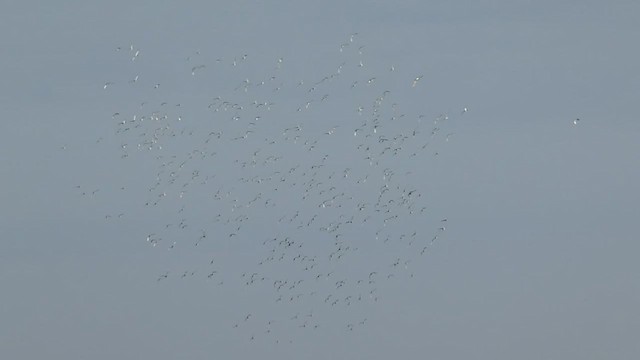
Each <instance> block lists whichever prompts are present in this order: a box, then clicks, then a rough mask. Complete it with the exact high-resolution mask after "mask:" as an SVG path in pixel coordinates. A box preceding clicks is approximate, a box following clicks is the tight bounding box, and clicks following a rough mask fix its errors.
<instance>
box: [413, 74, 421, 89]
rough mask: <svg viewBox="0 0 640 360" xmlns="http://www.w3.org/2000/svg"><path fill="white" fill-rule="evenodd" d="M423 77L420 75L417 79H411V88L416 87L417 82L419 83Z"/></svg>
mask: <svg viewBox="0 0 640 360" xmlns="http://www.w3.org/2000/svg"><path fill="white" fill-rule="evenodd" d="M423 76H424V75H420V76H418V77H416V78H415V79H413V84H412V85H411V87H416V85H417V84H418V81H420V79H422V77H423Z"/></svg>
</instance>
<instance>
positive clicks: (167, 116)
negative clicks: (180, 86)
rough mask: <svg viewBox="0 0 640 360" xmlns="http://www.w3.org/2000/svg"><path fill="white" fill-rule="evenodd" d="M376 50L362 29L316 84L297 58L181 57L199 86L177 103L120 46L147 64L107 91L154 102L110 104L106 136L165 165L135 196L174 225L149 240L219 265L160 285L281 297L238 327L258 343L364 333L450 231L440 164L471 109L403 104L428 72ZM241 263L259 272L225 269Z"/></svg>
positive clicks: (150, 233) (163, 277)
mask: <svg viewBox="0 0 640 360" xmlns="http://www.w3.org/2000/svg"><path fill="white" fill-rule="evenodd" d="M366 50H367V48H366V47H364V46H363V45H362V44H359V43H358V36H357V34H353V35H351V36H349V37H348V38H347V39H346V41H345V42H344V43H342V44H341V45H339V46H336V49H335V57H336V58H337V59H334V60H330V61H328V62H327V64H323V66H324V65H326V66H327V68H328V69H329V70H327V71H326V72H324V73H322V71H324V70H323V69H322V66H318V67H317V68H316V69H314V70H315V71H316V72H318V73H319V75H318V76H316V77H315V78H311V79H302V80H301V79H296V78H293V76H294V75H293V74H289V73H287V70H288V64H287V60H286V59H283V58H279V59H275V60H273V61H271V62H266V61H258V60H255V61H254V60H253V58H252V56H250V55H247V54H241V55H238V56H235V57H233V58H229V59H222V58H221V59H215V60H209V61H207V60H206V59H205V58H204V56H202V55H201V54H200V53H199V52H196V53H194V54H193V55H192V56H189V57H188V58H186V59H183V60H182V61H183V62H182V65H181V66H182V67H183V68H184V81H185V82H193V81H196V82H197V84H198V85H197V86H195V85H194V87H195V88H196V90H194V92H195V93H197V94H196V95H193V96H191V95H185V97H184V99H183V101H180V102H178V101H171V99H168V98H163V97H164V96H170V95H169V94H175V92H173V93H171V92H163V89H164V88H165V86H163V84H162V83H158V82H155V81H149V80H148V79H147V77H148V76H147V73H145V71H144V70H145V69H144V67H143V66H142V65H141V63H142V61H141V59H143V58H144V57H145V56H146V55H145V53H144V52H141V50H140V49H138V48H137V47H135V46H133V45H132V46H130V47H122V48H117V49H116V52H117V54H118V57H119V58H121V59H122V60H123V62H122V63H123V64H125V66H128V67H130V68H132V69H134V72H133V73H131V74H129V75H126V78H124V77H125V76H123V79H111V80H110V81H107V82H105V83H104V84H103V86H102V87H103V90H104V92H105V96H107V97H108V96H110V95H111V94H117V93H118V91H121V92H126V93H127V94H130V93H133V94H135V95H136V96H139V97H141V99H142V100H143V102H141V103H135V104H134V103H132V101H130V100H128V102H127V103H126V104H123V105H122V106H121V107H119V108H118V109H114V110H117V111H115V112H113V113H110V114H109V115H107V119H108V120H109V121H111V123H112V124H113V132H112V133H110V134H105V135H104V136H103V138H106V137H109V138H110V139H115V140H113V141H115V142H117V143H118V144H119V145H118V148H119V149H118V151H119V153H118V155H117V156H119V157H120V158H121V159H122V160H121V161H127V162H130V163H133V164H134V165H136V164H139V166H140V167H150V166H151V167H153V168H154V169H155V170H154V171H155V172H154V174H153V177H149V178H148V180H149V183H148V184H147V187H146V191H143V192H131V193H130V194H127V195H128V196H129V197H130V198H132V199H134V200H135V201H138V202H139V203H140V206H141V208H143V209H144V211H147V212H151V213H153V214H155V215H154V216H156V217H157V218H158V219H166V220H167V221H166V222H162V223H161V222H160V221H159V222H158V223H157V224H156V225H155V226H153V227H152V228H150V229H147V230H145V234H146V236H143V237H141V238H140V239H139V240H140V241H146V242H147V243H148V245H149V247H150V248H152V249H153V250H154V251H163V252H165V254H166V253H167V252H172V253H173V254H176V256H178V255H177V254H179V253H180V252H179V251H180V249H183V250H184V249H188V251H199V252H201V253H202V254H207V259H206V263H203V264H198V265H197V266H196V264H194V267H193V268H189V269H182V270H176V269H170V270H167V271H165V272H162V273H160V274H158V277H157V279H155V280H157V281H158V282H159V284H168V283H170V282H171V281H181V279H185V278H200V279H202V281H203V282H206V283H208V284H211V286H217V287H220V289H229V290H228V291H237V294H235V295H234V296H237V297H238V298H242V297H247V296H254V297H259V298H260V301H261V302H262V303H265V299H267V301H266V302H267V303H268V304H266V305H264V304H263V306H262V307H261V308H262V310H261V311H251V310H246V311H242V310H240V311H239V313H238V314H237V321H236V322H234V323H233V324H232V325H231V327H232V328H233V329H236V331H239V334H243V336H246V338H247V339H249V340H250V341H254V340H257V339H259V338H263V339H267V340H269V341H273V342H276V343H280V342H287V341H289V340H288V338H287V335H286V334H291V333H294V332H298V331H303V330H305V331H319V330H318V329H322V328H325V327H329V328H334V329H335V328H338V329H343V330H344V331H347V332H351V331H357V330H358V329H359V328H360V327H362V326H365V325H366V324H367V323H368V321H369V322H370V321H371V320H367V319H368V318H369V317H370V316H371V313H375V306H377V305H376V304H377V303H378V299H379V297H380V296H382V295H383V294H384V287H385V284H387V283H390V282H392V281H394V279H396V278H400V277H404V278H407V279H411V278H413V277H414V271H413V267H412V266H413V264H415V263H416V262H420V261H424V259H425V258H426V257H425V255H426V254H427V253H428V252H429V251H430V249H431V248H432V246H433V245H434V244H436V243H438V241H439V239H441V238H443V237H444V236H445V235H446V229H447V218H446V217H444V216H442V215H441V214H438V213H437V209H434V208H433V205H432V204H431V203H430V202H429V192H428V191H429V189H428V186H427V180H426V179H425V174H428V171H429V170H428V165H429V164H430V163H432V162H435V161H438V160H437V159H438V155H439V152H438V151H439V150H440V151H442V147H444V146H446V145H445V144H446V143H447V142H449V140H450V138H451V137H452V136H453V135H454V133H452V132H447V131H445V130H444V129H446V128H448V124H449V123H450V122H451V121H455V120H456V119H450V118H449V116H448V115H447V114H442V115H439V116H435V117H428V116H426V115H424V114H421V113H420V110H419V109H420V108H422V104H417V105H416V104H409V107H408V109H407V110H403V107H402V104H401V100H402V99H401V98H399V96H398V95H396V93H398V94H402V92H405V91H410V92H416V91H420V89H421V82H422V81H424V80H423V75H420V74H416V76H413V77H411V78H406V79H405V80H402V79H398V78H397V77H396V74H397V73H398V70H397V69H396V68H395V67H394V66H387V67H385V68H383V69H380V67H378V69H375V66H369V65H368V64H369V62H373V61H371V60H372V59H370V58H368V57H367V54H366V53H367V51H366ZM120 55H122V56H121V57H120ZM252 61H254V62H252ZM331 61H333V62H334V63H332V62H331ZM265 63H268V64H266V65H265ZM261 69H262V70H261ZM292 71H293V70H292ZM216 76H217V78H216ZM209 82H210V83H211V84H215V86H214V85H212V86H211V87H209V88H207V83H209ZM167 86H172V85H167ZM394 87H397V88H398V89H400V90H396V89H395V88H394ZM165 94H166V95H165ZM130 98H132V97H131V96H129V95H127V99H130ZM466 112H467V108H466V107H462V108H461V109H460V110H459V111H455V112H453V115H454V116H453V117H454V118H460V117H462V116H464V114H465V113H466ZM103 138H101V139H99V141H101V140H102V139H103ZM118 161H120V160H118ZM136 166H137V165H136ZM121 190H122V191H127V190H128V188H127V187H125V186H123V187H122V188H121ZM78 191H81V192H82V193H83V194H84V195H87V196H98V195H99V193H98V190H94V191H91V190H88V191H86V192H85V191H83V190H82V189H81V188H80V187H79V190H78ZM125 216H129V215H128V214H127V213H126V212H120V211H118V212H115V213H111V214H107V215H106V216H105V219H106V220H107V221H116V220H117V219H118V218H122V217H125ZM183 253H184V252H183ZM209 255H210V256H209ZM235 259H237V260H238V261H240V262H244V263H247V264H248V265H247V267H246V271H242V272H239V273H233V272H230V271H228V270H227V269H225V268H224V266H222V265H221V264H224V263H225V262H233V261H235ZM203 269H204V270H203ZM230 284H231V285H230ZM238 289H240V290H238ZM242 289H247V290H242ZM241 302H242V301H240V300H239V303H241ZM276 314H277V315H276ZM283 314H286V315H283ZM331 319H333V320H331ZM335 319H338V320H335ZM278 334H280V335H278Z"/></svg>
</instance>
